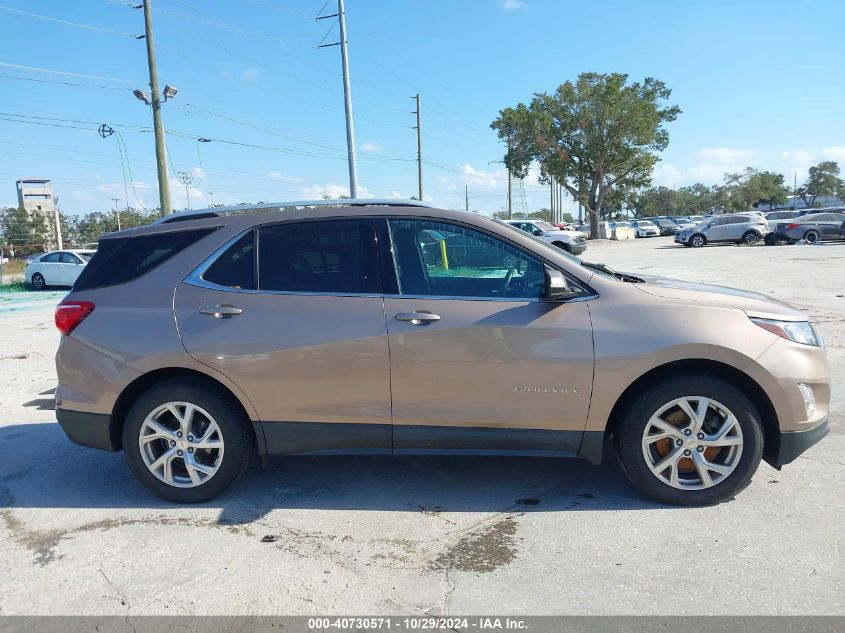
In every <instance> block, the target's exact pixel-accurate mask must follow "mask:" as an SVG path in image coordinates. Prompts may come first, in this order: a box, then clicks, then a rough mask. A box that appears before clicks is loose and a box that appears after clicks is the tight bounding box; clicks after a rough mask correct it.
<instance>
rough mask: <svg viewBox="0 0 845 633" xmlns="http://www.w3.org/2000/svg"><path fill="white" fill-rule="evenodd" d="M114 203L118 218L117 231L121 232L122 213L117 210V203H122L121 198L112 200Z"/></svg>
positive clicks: (115, 213)
mask: <svg viewBox="0 0 845 633" xmlns="http://www.w3.org/2000/svg"><path fill="white" fill-rule="evenodd" d="M111 200H112V202H114V215H115V217H116V218H117V230H118V231H119V230H120V211H118V209H117V203H118V202H120V198H112V199H111Z"/></svg>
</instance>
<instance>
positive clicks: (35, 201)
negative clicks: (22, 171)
mask: <svg viewBox="0 0 845 633" xmlns="http://www.w3.org/2000/svg"><path fill="white" fill-rule="evenodd" d="M17 187H18V207H19V208H23V209H26V210H27V211H28V212H29V213H30V214H32V213H37V212H39V211H40V212H42V213H44V214H52V213H53V212H54V211H55V210H56V206H55V203H54V202H53V183H51V182H50V181H49V180H47V179H45V178H23V179H21V180H18V181H17Z"/></svg>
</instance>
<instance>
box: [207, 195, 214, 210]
mask: <svg viewBox="0 0 845 633" xmlns="http://www.w3.org/2000/svg"><path fill="white" fill-rule="evenodd" d="M208 195H209V196H211V206H212V208H214V192H213V191H209V192H208Z"/></svg>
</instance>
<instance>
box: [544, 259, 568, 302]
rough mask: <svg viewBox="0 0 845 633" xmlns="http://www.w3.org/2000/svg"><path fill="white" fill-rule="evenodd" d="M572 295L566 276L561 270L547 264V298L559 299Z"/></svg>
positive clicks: (551, 299)
mask: <svg viewBox="0 0 845 633" xmlns="http://www.w3.org/2000/svg"><path fill="white" fill-rule="evenodd" d="M571 295H572V289H571V288H570V287H569V283H568V282H567V281H566V277H565V276H564V274H563V273H562V272H560V271H559V270H555V269H554V268H549V267H548V266H546V299H549V300H550V301H558V300H560V299H566V298H567V297H569V296H571Z"/></svg>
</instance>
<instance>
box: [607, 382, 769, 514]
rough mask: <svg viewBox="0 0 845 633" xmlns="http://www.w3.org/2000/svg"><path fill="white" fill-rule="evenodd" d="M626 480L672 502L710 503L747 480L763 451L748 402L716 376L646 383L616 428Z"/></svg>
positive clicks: (732, 493)
mask: <svg viewBox="0 0 845 633" xmlns="http://www.w3.org/2000/svg"><path fill="white" fill-rule="evenodd" d="M615 444H616V450H617V453H618V455H619V459H620V461H621V463H622V466H623V468H624V470H625V473H626V474H627V475H628V478H629V479H630V480H631V482H632V483H633V484H634V485H635V486H637V487H638V488H639V489H640V490H642V491H643V492H645V493H646V494H648V495H649V496H651V497H653V498H655V499H657V500H659V501H662V502H664V503H671V504H675V505H690V506H696V505H710V504H713V503H719V502H721V501H725V500H728V499H731V498H733V497H734V496H735V495H736V494H737V493H739V492H740V491H741V490H743V489H744V488H745V487H746V486H748V484H749V483H750V482H751V477H752V476H753V475H754V472H755V471H756V470H757V467H758V466H759V464H760V460H761V458H762V453H763V434H762V431H761V426H760V417H759V414H758V413H757V410H756V409H755V408H754V405H753V404H752V403H751V401H750V400H749V399H748V398H747V397H746V396H745V395H744V394H743V393H742V392H740V391H739V390H737V389H736V388H735V387H733V386H731V385H730V384H728V383H726V382H723V381H721V380H718V379H715V378H710V377H706V376H689V377H680V378H675V379H672V380H669V381H667V382H664V383H661V384H657V385H654V386H653V387H650V388H648V389H646V390H645V392H644V393H643V394H642V395H641V396H640V397H639V398H637V399H636V400H635V401H634V403H633V404H632V405H631V407H630V408H629V410H628V412H627V414H626V415H625V418H624V420H623V421H622V427H621V429H620V430H619V432H618V433H616V434H615Z"/></svg>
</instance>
